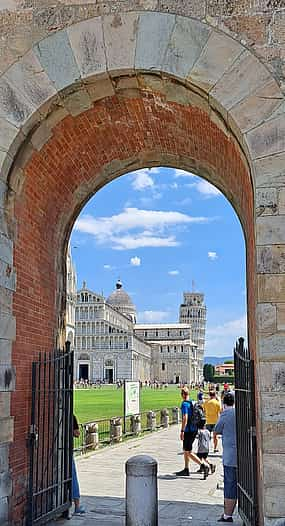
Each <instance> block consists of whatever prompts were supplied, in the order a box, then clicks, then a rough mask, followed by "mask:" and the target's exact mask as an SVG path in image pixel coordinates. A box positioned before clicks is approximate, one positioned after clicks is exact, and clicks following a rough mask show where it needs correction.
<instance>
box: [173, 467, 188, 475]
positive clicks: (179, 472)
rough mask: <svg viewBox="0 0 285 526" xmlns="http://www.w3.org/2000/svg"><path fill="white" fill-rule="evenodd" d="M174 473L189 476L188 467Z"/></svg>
mask: <svg viewBox="0 0 285 526" xmlns="http://www.w3.org/2000/svg"><path fill="white" fill-rule="evenodd" d="M175 475H176V476H177V477H189V475H190V472H189V468H184V469H182V470H181V471H177V472H176V473H175Z"/></svg>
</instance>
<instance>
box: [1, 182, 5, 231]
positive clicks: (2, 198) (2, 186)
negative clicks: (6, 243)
mask: <svg viewBox="0 0 285 526" xmlns="http://www.w3.org/2000/svg"><path fill="white" fill-rule="evenodd" d="M6 192H7V185H6V183H5V181H1V179H0V208H2V209H3V208H4V206H5V200H6ZM0 232H1V229H0Z"/></svg>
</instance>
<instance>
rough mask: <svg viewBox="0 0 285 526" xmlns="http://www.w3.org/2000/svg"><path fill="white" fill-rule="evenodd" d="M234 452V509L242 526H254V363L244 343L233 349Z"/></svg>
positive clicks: (256, 522)
mask: <svg viewBox="0 0 285 526" xmlns="http://www.w3.org/2000/svg"><path fill="white" fill-rule="evenodd" d="M234 361H235V397H236V427H237V451H238V507H239V514H240V516H241V518H242V520H243V522H244V524H245V525H246V526H256V525H257V524H258V508H257V451H256V427H255V393H254V363H253V360H252V359H251V358H250V353H249V350H248V349H247V348H246V347H245V346H244V339H243V338H239V340H238V342H237V344H236V347H235V349H234Z"/></svg>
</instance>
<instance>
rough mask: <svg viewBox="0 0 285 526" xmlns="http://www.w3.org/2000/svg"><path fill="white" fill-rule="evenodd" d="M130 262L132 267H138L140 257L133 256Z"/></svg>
mask: <svg viewBox="0 0 285 526" xmlns="http://www.w3.org/2000/svg"><path fill="white" fill-rule="evenodd" d="M130 264H131V265H132V266H133V267H140V265H141V258H139V257H138V256H134V257H133V258H131V259H130Z"/></svg>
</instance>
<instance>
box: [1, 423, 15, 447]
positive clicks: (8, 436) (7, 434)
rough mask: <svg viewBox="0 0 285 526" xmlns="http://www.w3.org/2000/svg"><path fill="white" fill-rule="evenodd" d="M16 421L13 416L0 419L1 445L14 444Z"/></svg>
mask: <svg viewBox="0 0 285 526" xmlns="http://www.w3.org/2000/svg"><path fill="white" fill-rule="evenodd" d="M13 437H14V419H13V417H12V416H9V417H0V444H6V443H9V442H13Z"/></svg>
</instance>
